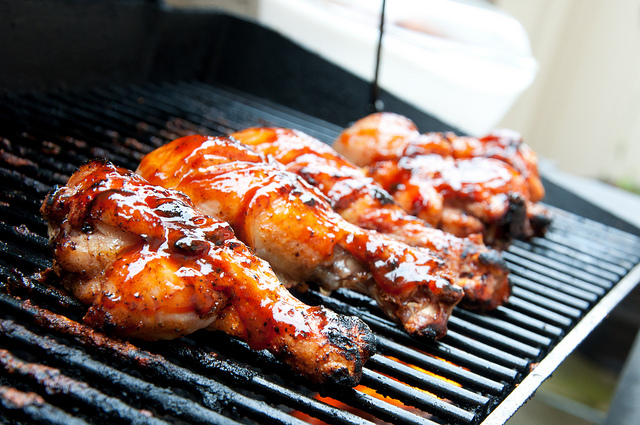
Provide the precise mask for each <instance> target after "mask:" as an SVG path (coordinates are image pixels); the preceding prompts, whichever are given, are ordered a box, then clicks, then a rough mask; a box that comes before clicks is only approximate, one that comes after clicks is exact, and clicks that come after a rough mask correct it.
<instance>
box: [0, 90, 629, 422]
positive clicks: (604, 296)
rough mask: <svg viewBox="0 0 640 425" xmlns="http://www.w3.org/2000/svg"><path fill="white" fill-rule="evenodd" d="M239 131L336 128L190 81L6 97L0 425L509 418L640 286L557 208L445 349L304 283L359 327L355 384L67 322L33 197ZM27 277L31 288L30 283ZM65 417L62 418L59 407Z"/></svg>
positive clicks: (243, 350) (360, 304)
mask: <svg viewBox="0 0 640 425" xmlns="http://www.w3.org/2000/svg"><path fill="white" fill-rule="evenodd" d="M249 126H280V127H291V128H297V129H300V130H302V131H304V132H306V133H308V134H310V135H312V136H314V137H316V138H318V139H320V140H322V141H325V142H331V141H332V140H333V139H334V138H335V137H336V136H337V134H338V132H339V131H340V129H339V128H338V127H336V126H333V125H331V124H328V123H326V122H323V121H319V120H317V119H313V118H310V117H308V116H305V115H302V114H300V113H298V112H295V111H292V110H289V109H287V108H283V107H280V106H278V105H274V104H271V103H269V102H266V101H263V100H260V99H256V98H253V97H251V96H249V95H246V94H243V93H238V92H235V91H232V90H230V89H223V88H220V87H214V86H211V85H208V84H205V83H202V82H198V81H176V82H163V83H157V84H153V83H146V84H142V85H132V86H113V87H106V88H94V89H91V90H86V91H75V92H62V91H59V92H52V93H47V94H44V93H39V94H33V95H25V96H11V97H6V98H5V99H3V100H2V102H0V128H1V130H0V132H1V133H0V138H1V139H0V140H1V143H2V147H1V150H0V176H2V178H3V180H4V184H3V188H2V192H1V194H0V211H1V215H0V216H1V217H2V218H1V219H0V274H1V275H2V280H1V281H2V285H3V289H4V291H3V293H2V294H0V303H1V304H2V306H3V307H2V312H1V313H0V364H1V365H2V367H1V368H0V395H1V396H0V399H1V400H2V406H3V408H2V409H1V411H0V417H1V418H2V419H5V420H7V421H24V420H26V421H33V422H38V423H85V422H86V423H97V422H106V421H110V422H113V421H115V420H126V421H129V422H134V423H165V422H174V421H176V420H179V421H182V422H185V423H236V422H241V423H285V424H289V423H290V424H293V423H301V422H304V421H309V422H315V423H318V422H319V421H321V422H326V423H344V424H352V423H362V424H364V423H372V422H373V423H379V422H389V423H398V424H403V423H405V424H414V423H424V424H433V423H456V424H476V423H480V422H483V421H484V423H503V422H505V421H506V420H507V419H508V418H509V417H510V416H511V415H512V414H513V412H514V411H515V410H516V409H517V408H518V407H519V406H520V405H521V404H523V403H524V402H525V401H526V400H527V399H528V398H529V397H530V396H531V395H532V394H533V392H534V391H535V390H536V388H537V387H538V386H539V385H540V383H541V382H542V381H543V380H544V379H545V378H546V377H548V376H549V374H550V373H551V372H552V371H553V370H554V369H555V367H557V365H558V364H559V363H560V362H561V361H562V360H563V359H564V358H565V357H566V356H567V355H568V354H569V353H570V352H571V351H572V350H573V349H574V348H575V347H576V346H577V344H578V343H579V342H580V341H582V339H584V337H585V336H586V335H587V334H588V333H589V332H590V331H591V330H592V329H593V327H595V326H596V324H597V323H599V321H601V320H602V318H603V317H604V316H605V315H606V314H607V313H608V312H609V311H610V310H611V309H612V308H613V307H614V306H615V305H616V304H617V303H618V302H619V301H620V300H621V299H622V298H623V297H624V296H625V295H626V294H627V293H628V292H629V291H630V290H631V289H632V288H633V287H634V286H635V285H636V283H637V282H638V280H640V276H639V275H638V274H639V273H640V271H639V269H638V267H637V264H638V262H639V260H640V259H639V258H638V257H639V254H640V249H639V248H640V238H638V237H636V236H633V235H630V234H628V233H625V232H622V231H619V230H616V229H612V228H610V227H606V226H604V225H602V224H600V223H597V222H594V221H591V220H587V219H583V218H580V217H577V216H575V215H573V214H570V213H567V212H564V211H561V210H557V209H554V213H555V216H556V219H555V220H554V222H553V224H552V226H551V229H550V230H549V233H548V234H547V235H546V236H545V237H544V238H534V239H532V240H529V241H515V242H514V243H513V245H512V246H511V247H510V248H509V249H508V251H506V252H505V253H504V258H505V260H506V261H507V262H508V264H509V267H510V268H511V270H512V276H511V279H512V283H513V286H514V288H513V295H512V297H511V298H510V300H509V302H508V303H507V304H506V305H504V306H502V307H499V308H498V309H497V310H496V311H495V312H492V313H491V314H486V315H483V314H478V313H475V312H471V311H466V310H462V309H460V308H456V309H455V310H454V314H453V316H452V318H451V320H450V331H449V333H448V334H447V336H446V337H445V338H443V339H442V340H440V341H430V340H423V339H417V338H412V337H409V336H408V335H407V334H406V333H404V331H402V330H401V329H399V328H398V327H397V326H396V325H395V324H393V323H392V322H391V321H389V320H388V319H387V318H386V317H385V316H384V315H383V314H382V312H381V311H380V310H379V308H378V307H377V305H376V304H375V303H374V302H372V301H371V300H370V299H369V298H367V297H364V296H362V295H360V294H357V293H355V292H352V291H349V290H344V289H341V290H338V291H336V292H335V293H334V294H332V296H331V297H328V296H325V295H323V294H322V293H320V292H319V291H316V290H313V289H311V290H310V291H309V292H307V293H304V294H297V295H298V296H299V297H300V298H302V299H303V300H304V301H305V302H307V303H310V304H319V303H322V304H324V305H326V306H328V307H329V308H331V309H333V310H335V311H337V312H341V313H345V314H351V315H357V316H359V317H361V318H362V319H363V320H364V321H365V322H366V323H367V324H368V325H369V326H370V327H371V328H372V330H374V332H375V333H376V334H377V337H378V339H379V354H377V355H376V356H374V357H373V358H372V359H371V360H370V361H369V362H368V363H367V364H366V367H365V371H364V376H363V379H362V383H361V385H360V386H358V387H356V388H354V389H338V388H313V387H310V386H308V385H307V384H306V383H305V382H304V381H302V380H301V379H299V378H298V377H295V376H292V375H291V374H290V373H289V372H288V371H287V370H286V368H285V367H284V366H282V365H281V364H279V363H278V362H277V361H275V360H274V359H273V358H272V357H271V355H270V354H268V353H266V352H259V353H256V352H253V351H251V350H250V349H249V348H248V347H247V346H246V344H244V343H242V342H239V341H237V340H234V339H232V338H229V337H227V336H226V335H223V334H219V333H211V332H198V333H196V334H194V335H191V336H189V337H187V338H183V339H181V340H179V341H162V342H156V343H142V342H138V341H136V342H135V346H134V345H132V344H131V343H128V342H122V341H118V340H115V339H111V338H109V337H106V336H104V335H102V334H100V333H97V332H94V331H92V330H90V329H88V328H86V327H85V326H83V325H81V324H80V323H78V322H79V321H81V317H82V315H83V314H84V309H85V308H84V307H83V306H82V305H80V304H79V303H78V302H77V301H75V300H74V299H72V298H70V297H69V296H67V295H66V294H64V293H63V292H61V291H60V290H58V289H56V286H55V277H52V276H50V275H47V274H46V273H45V274H42V275H41V276H40V278H38V275H37V273H38V272H40V271H42V270H44V269H46V268H47V267H49V266H50V264H51V256H50V253H49V250H48V247H47V237H46V224H45V223H44V221H43V219H42V218H41V217H40V215H39V213H38V209H39V207H40V202H41V200H42V199H43V197H44V195H45V194H46V193H47V192H48V191H49V190H50V189H51V188H52V187H53V186H54V185H55V184H64V183H65V182H66V180H67V178H68V176H69V175H70V174H71V173H73V172H74V171H75V169H76V168H77V167H78V166H79V165H81V164H82V163H83V162H85V161H86V160H88V159H91V158H94V157H101V158H107V159H109V160H111V161H112V162H114V163H115V164H117V165H120V166H123V167H127V168H130V169H135V168H136V167H137V165H138V161H139V160H140V159H141V158H142V156H143V155H144V154H145V153H147V152H149V151H151V150H153V149H155V148H156V147H158V146H161V145H162V144H164V143H166V142H168V141H170V140H173V139H175V138H177V137H180V136H184V135H188V134H194V133H199V134H210V135H221V134H229V133H231V132H234V131H237V130H240V129H243V128H246V127H249ZM34 273H36V275H35V276H34V275H33V274H34ZM69 405H71V406H73V407H71V408H70V407H68V406H69Z"/></svg>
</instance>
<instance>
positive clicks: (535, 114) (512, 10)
mask: <svg viewBox="0 0 640 425" xmlns="http://www.w3.org/2000/svg"><path fill="white" fill-rule="evenodd" d="M493 3H495V4H496V5H497V6H499V7H501V8H503V9H504V10H505V11H506V12H508V13H509V14H511V15H512V16H513V17H515V18H516V19H518V20H519V21H520V22H521V23H522V24H523V26H524V27H525V29H526V30H527V32H528V34H529V37H530V40H531V45H532V50H533V53H534V56H535V57H536V58H537V59H538V61H539V64H540V68H539V73H538V75H537V77H536V80H535V81H534V83H533V84H532V86H531V87H530V88H529V89H527V91H526V92H525V93H524V94H523V95H522V96H521V98H520V99H519V100H518V101H517V102H516V103H515V105H514V106H513V108H512V109H511V110H510V112H509V113H508V114H507V115H506V116H505V118H504V119H503V120H502V122H501V123H500V125H501V126H504V127H510V128H513V129H516V130H518V131H520V132H521V133H523V135H524V137H525V140H526V141H527V142H528V143H529V144H530V145H531V146H533V147H534V149H535V150H536V151H538V152H539V153H540V155H541V156H544V157H546V158H548V159H551V160H554V161H555V162H556V163H557V165H558V167H559V168H560V169H561V170H563V171H567V172H569V173H573V174H576V175H580V176H587V177H594V178H604V179H607V180H613V181H618V182H619V181H627V182H633V183H635V185H636V186H640V0H535V1H525V0H495V1H494V2H493Z"/></svg>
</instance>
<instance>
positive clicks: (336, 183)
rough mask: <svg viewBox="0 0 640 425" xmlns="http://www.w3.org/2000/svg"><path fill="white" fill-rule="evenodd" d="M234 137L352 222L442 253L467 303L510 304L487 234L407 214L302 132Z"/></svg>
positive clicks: (249, 132)
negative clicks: (461, 233)
mask: <svg viewBox="0 0 640 425" xmlns="http://www.w3.org/2000/svg"><path fill="white" fill-rule="evenodd" d="M231 137H233V138H235V139H236V140H238V141H240V142H242V143H244V144H246V145H249V146H251V147H252V148H253V150H255V151H257V152H260V153H262V154H264V155H266V156H270V157H272V158H274V159H275V160H276V161H278V162H279V163H281V164H283V165H285V166H286V169H287V170H288V171H291V172H293V173H296V174H298V175H299V176H301V177H302V178H303V179H304V180H305V181H306V182H307V183H309V184H311V185H312V186H314V187H315V188H317V189H319V190H320V191H321V192H322V193H323V194H324V195H325V196H326V197H327V198H328V199H329V201H330V203H331V206H332V207H333V209H334V210H335V211H336V212H338V213H339V214H340V215H341V216H342V217H343V218H344V219H345V220H347V221H349V222H350V223H352V224H355V225H357V226H359V227H362V228H365V229H370V230H375V231H377V232H380V233H384V234H388V235H391V236H393V237H395V238H397V239H399V240H401V241H403V242H405V243H407V244H409V245H412V246H419V247H425V248H429V249H430V250H432V251H433V252H435V253H437V254H438V255H439V256H440V257H442V258H443V259H444V260H445V261H446V262H447V264H448V265H449V266H450V267H451V269H452V270H453V272H454V273H455V276H456V280H455V283H456V285H458V286H460V287H462V288H463V289H464V298H463V300H462V302H461V304H462V305H464V306H465V307H467V308H475V309H482V310H484V309H493V308H495V307H497V306H499V305H501V304H503V303H504V302H506V300H507V298H508V296H509V294H510V286H509V281H508V278H507V275H508V270H507V267H506V264H505V262H504V260H503V259H502V258H501V256H500V254H498V253H497V252H496V251H494V250H490V249H487V248H486V247H485V246H484V244H483V242H482V238H481V236H479V235H474V236H473V237H472V238H458V237H456V236H454V235H451V234H449V233H446V232H443V231H442V230H439V229H435V228H432V227H430V226H429V224H427V223H426V222H424V221H423V220H420V219H419V218H417V217H415V216H411V215H409V214H407V213H406V212H405V211H404V210H403V209H402V207H400V206H399V205H398V204H397V203H396V202H395V201H394V200H393V198H391V196H390V195H389V194H388V193H387V192H386V191H385V190H384V189H382V187H380V185H378V184H377V183H376V182H375V181H374V180H373V179H371V178H370V177H367V176H366V175H365V174H364V172H363V170H362V169H360V168H359V167H357V166H356V165H354V164H353V163H351V162H349V161H348V160H346V159H345V158H344V157H342V156H341V155H340V154H338V153H337V152H336V151H335V150H334V149H333V148H331V147H330V146H328V145H327V144H325V143H322V142H321V141H319V140H317V139H314V138H312V137H310V136H308V135H306V134H304V133H302V132H300V131H296V130H291V129H285V128H249V129H246V130H243V131H239V132H236V133H233V134H231Z"/></svg>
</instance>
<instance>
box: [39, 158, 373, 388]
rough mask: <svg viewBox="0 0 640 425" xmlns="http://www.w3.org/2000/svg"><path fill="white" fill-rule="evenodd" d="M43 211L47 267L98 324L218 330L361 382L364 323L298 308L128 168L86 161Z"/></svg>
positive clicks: (167, 194) (137, 333)
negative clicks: (49, 251)
mask: <svg viewBox="0 0 640 425" xmlns="http://www.w3.org/2000/svg"><path fill="white" fill-rule="evenodd" d="M41 211H42V214H43V216H44V217H45V218H46V219H47V220H48V223H49V234H50V238H51V243H52V248H53V251H54V270H55V272H56V273H57V274H58V275H59V276H60V279H61V282H62V284H63V285H64V286H65V287H66V288H67V289H68V290H69V291H71V292H72V293H73V294H74V295H75V296H76V297H77V298H78V299H80V300H81V301H82V302H84V303H86V304H88V305H90V308H89V310H88V312H87V314H86V316H85V321H86V322H87V323H88V324H90V325H92V326H94V327H97V328H101V329H106V330H110V331H112V332H115V333H117V334H119V335H122V336H127V337H135V338H140V339H145V340H158V339H173V338H178V337H181V336H184V335H187V334H189V333H191V332H194V331H196V330H199V329H208V330H221V331H223V332H226V333H227V334H229V335H232V336H234V337H238V338H240V339H242V340H244V341H246V342H247V343H248V344H249V346H250V347H251V348H253V349H256V350H261V349H267V350H269V351H270V352H271V353H273V354H274V355H275V356H276V357H278V358H279V359H281V360H282V361H283V362H285V363H287V364H288V365H290V366H291V368H292V369H293V370H294V371H295V372H297V373H298V374H301V375H303V376H305V377H307V378H308V379H310V380H311V381H313V382H316V383H318V384H322V383H328V382H331V383H339V384H344V385H355V384H357V382H358V381H359V380H360V377H361V375H362V365H363V364H364V362H365V361H366V360H367V359H368V358H369V357H370V356H371V355H372V354H373V352H374V349H375V337H374V336H373V334H372V333H371V331H370V330H369V328H368V327H367V325H366V324H364V323H363V322H362V321H361V320H360V319H357V318H355V317H346V316H341V315H337V314H335V313H333V312H331V311H330V310H327V309H325V308H323V307H310V306H307V305H305V304H303V303H302V302H300V301H299V300H298V299H297V298H295V297H293V296H292V295H291V294H290V292H289V291H288V290H287V289H286V288H285V287H284V286H283V285H282V284H281V283H280V282H279V281H278V279H277V277H276V275H275V274H274V272H273V270H272V269H271V268H270V266H269V265H268V264H267V263H266V262H265V261H263V260H261V259H259V258H258V257H256V256H255V255H254V254H253V253H252V252H251V251H250V250H249V248H248V247H247V246H246V245H244V244H243V243H242V242H240V241H239V240H238V239H237V238H236V237H235V235H234V233H233V231H232V229H231V227H230V226H229V225H228V224H227V223H225V222H223V221H221V220H218V219H214V218H212V217H209V216H206V215H203V214H202V213H200V212H197V211H196V210H195V208H194V205H193V204H192V202H191V201H190V200H189V199H188V198H187V196H185V195H184V194H182V193H179V192H177V191H174V190H169V189H164V188H161V187H158V186H153V185H150V184H149V183H148V182H146V181H145V180H144V179H143V178H142V177H140V176H138V175H136V174H134V173H133V172H131V171H128V170H124V169H121V168H118V167H115V166H114V165H112V164H110V163H108V162H103V161H94V162H90V163H88V164H85V165H84V166H82V167H81V168H80V169H79V170H78V171H77V172H76V173H75V174H74V175H73V176H71V178H70V179H69V181H68V183H67V185H65V186H63V187H60V188H57V189H55V190H53V191H52V192H51V193H49V195H48V196H47V197H46V199H45V202H44V204H43V206H42V209H41Z"/></svg>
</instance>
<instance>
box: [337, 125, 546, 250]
mask: <svg viewBox="0 0 640 425" xmlns="http://www.w3.org/2000/svg"><path fill="white" fill-rule="evenodd" d="M334 148H335V149H336V150H337V151H338V152H340V153H341V154H343V155H344V156H345V157H346V158H347V159H349V160H351V161H353V162H354V163H355V164H357V165H359V166H362V167H366V169H367V170H368V175H370V176H372V177H373V178H374V179H376V180H377V181H379V183H381V184H382V186H383V187H387V188H388V189H389V190H390V191H391V192H392V193H393V195H394V198H395V199H396V200H397V201H398V202H399V203H400V204H401V205H402V206H403V207H404V208H405V209H407V211H408V212H410V213H412V214H416V215H418V216H420V217H421V218H423V219H425V220H426V221H428V222H430V223H431V224H433V225H435V226H438V227H440V228H443V229H445V230H447V231H449V232H452V233H454V234H457V235H460V236H464V235H466V234H470V233H474V232H479V231H482V232H483V233H484V234H485V237H486V239H487V240H491V241H495V240H499V239H504V240H508V239H510V238H512V237H520V236H531V235H534V234H536V235H537V234H542V233H544V231H545V230H546V227H547V226H548V224H549V221H550V219H549V214H548V212H547V211H546V209H544V208H543V207H542V206H540V205H539V204H536V202H538V201H539V200H540V199H542V197H543V196H544V187H543V186H542V183H541V181H540V177H539V175H538V169H537V157H536V155H535V153H534V152H533V151H532V150H531V149H530V148H529V147H528V146H527V145H526V144H524V143H523V142H522V139H521V137H520V136H519V135H518V134H517V133H515V132H511V131H506V130H503V131H496V132H494V133H492V134H490V135H488V136H486V137H483V138H480V139H478V138H473V137H459V136H456V135H455V134H453V133H426V134H420V133H419V131H418V129H417V127H416V126H415V124H414V123H413V122H412V121H411V120H409V119H408V118H406V117H403V116H401V115H397V114H393V113H376V114H372V115H369V116H367V117H365V118H363V119H361V120H358V121H357V122H356V123H355V124H354V125H353V126H351V127H349V128H347V129H345V130H344V131H343V132H342V133H341V134H340V136H339V137H338V138H337V139H336V141H335V143H334ZM438 157H440V158H438ZM394 178H400V179H401V180H396V181H394V180H393V179H394Z"/></svg>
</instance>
